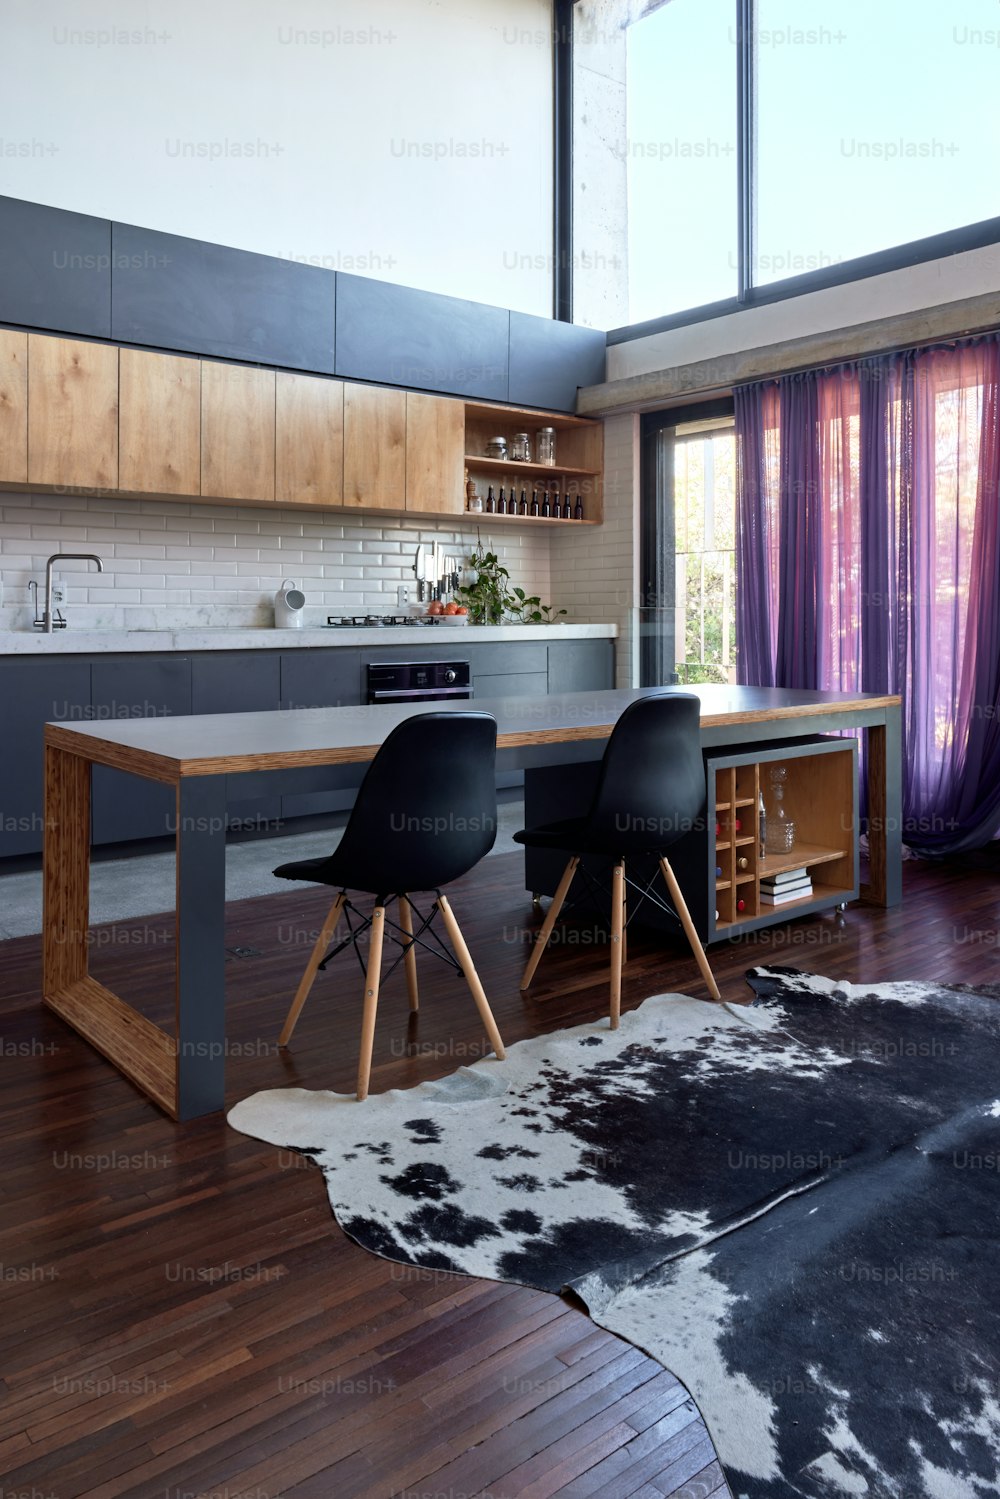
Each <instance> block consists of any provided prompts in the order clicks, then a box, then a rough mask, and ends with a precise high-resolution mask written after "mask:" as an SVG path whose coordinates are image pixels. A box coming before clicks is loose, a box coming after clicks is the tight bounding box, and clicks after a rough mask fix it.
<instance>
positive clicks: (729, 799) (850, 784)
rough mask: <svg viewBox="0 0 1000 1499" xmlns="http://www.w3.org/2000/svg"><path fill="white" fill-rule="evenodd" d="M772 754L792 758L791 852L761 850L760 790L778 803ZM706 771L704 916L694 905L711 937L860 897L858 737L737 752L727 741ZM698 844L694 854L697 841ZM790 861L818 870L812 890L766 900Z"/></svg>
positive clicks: (787, 788)
mask: <svg viewBox="0 0 1000 1499" xmlns="http://www.w3.org/2000/svg"><path fill="white" fill-rule="evenodd" d="M774 763H781V764H784V765H785V766H786V771H787V779H786V782H785V785H784V807H785V810H786V812H787V815H788V817H789V818H790V819H791V820H792V821H793V822H794V823H795V826H796V842H795V845H794V847H793V848H791V849H790V850H789V851H788V853H783V854H765V853H762V852H761V847H760V836H759V827H758V816H759V812H758V809H759V805H760V795H761V791H762V790H763V794H764V802H765V811H768V810H770V809H769V807H768V802H769V800H771V793H770V790H769V783H768V779H767V767H768V765H770V764H774ZM706 770H707V773H708V784H709V788H710V791H709V802H710V812H709V819H708V829H707V831H708V838H707V848H705V850H704V854H703V855H702V857H706V856H707V863H708V872H709V879H708V881H707V893H706V904H705V906H704V908H703V919H702V920H700V921H699V917H698V915H697V914H695V913H694V912H692V914H693V915H694V916H695V924H696V925H697V926H698V927H699V930H701V931H703V934H704V936H705V939H706V940H711V938H712V937H713V936H719V935H721V934H723V933H725V934H727V935H732V934H733V933H734V932H737V931H740V930H745V929H748V928H750V929H752V928H756V927H760V926H768V925H770V924H772V923H773V922H778V921H783V920H785V919H786V918H787V917H789V916H793V915H797V914H801V913H803V912H805V911H817V910H823V909H824V908H828V907H830V906H835V905H840V904H841V903H843V902H846V901H849V900H853V899H855V898H856V897H857V894H858V849H857V742H856V740H853V739H843V738H839V737H828V738H825V737H822V736H815V737H814V738H812V739H809V740H802V741H799V742H797V743H795V744H788V743H781V742H779V743H776V744H769V745H761V746H759V747H758V748H757V749H756V750H753V751H749V752H747V751H740V752H738V753H736V752H734V753H733V754H732V755H731V756H730V755H728V754H727V753H726V751H724V750H719V751H711V752H709V754H708V755H707V756H706ZM713 789H714V797H713V796H712V790H713ZM713 814H714V815H713ZM737 821H739V822H740V824H741V826H740V827H739V828H738V829H737V827H736V823H737ZM716 829H717V830H718V831H716ZM692 846H693V847H695V852H694V854H693V856H692V857H693V858H694V860H695V861H696V860H697V857H698V855H697V848H696V846H695V845H692ZM702 867H703V868H704V866H702ZM792 869H806V870H807V871H808V872H809V873H810V876H811V877H813V880H812V890H811V891H810V893H809V894H808V895H803V896H801V897H800V898H799V899H797V900H790V901H786V902H783V903H781V904H779V905H776V906H775V905H770V904H768V903H767V902H766V901H764V900H763V899H762V898H761V889H760V883H761V880H763V879H767V878H768V877H769V876H771V875H775V874H782V873H785V872H786V871H788V870H792ZM716 870H718V871H720V872H719V873H718V874H717V873H716ZM816 871H822V872H823V879H822V880H821V881H818V880H816V879H815V877H814V873H815V872H816ZM741 902H742V904H743V909H742V910H740V909H739V906H740V903H741ZM696 904H697V903H696Z"/></svg>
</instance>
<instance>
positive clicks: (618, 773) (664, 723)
mask: <svg viewBox="0 0 1000 1499" xmlns="http://www.w3.org/2000/svg"><path fill="white" fill-rule="evenodd" d="M700 717H701V704H700V703H699V701H698V699H697V698H696V697H695V696H694V695H693V694H692V693H690V692H670V693H660V694H658V695H656V696H655V697H645V698H640V699H639V701H638V702H636V703H633V704H632V705H631V706H630V707H628V708H626V709H625V712H624V713H623V714H622V716H621V717H620V718H619V720H618V722H617V723H616V724H615V726H614V728H613V729H612V731H611V737H610V739H609V740H608V745H607V749H606V750H605V751H604V759H603V761H602V762H601V772H600V778H599V780H598V783H597V789H596V791H595V792H594V799H593V802H592V803H591V807H590V812H589V814H588V817H587V823H588V835H589V841H591V842H597V843H599V844H600V845H601V847H602V848H603V849H604V850H605V851H606V852H607V853H609V854H618V855H622V856H624V855H626V854H629V853H640V852H641V853H651V852H656V851H658V850H660V849H666V848H669V847H670V845H671V844H672V843H676V842H677V840H678V838H682V837H683V836H684V834H685V833H688V832H690V831H691V829H692V827H694V826H696V825H697V824H698V820H699V819H700V818H701V817H702V816H703V814H704V811H705V801H706V790H705V765H704V761H703V759H702V754H701V740H700V737H699V722H700Z"/></svg>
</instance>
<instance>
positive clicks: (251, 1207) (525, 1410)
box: [0, 855, 1000, 1499]
mask: <svg viewBox="0 0 1000 1499" xmlns="http://www.w3.org/2000/svg"><path fill="white" fill-rule="evenodd" d="M904 873H905V891H906V899H905V902H904V904H903V906H902V907H900V908H898V909H896V910H894V911H888V912H886V911H882V910H877V909H874V908H870V907H863V906H854V907H852V908H851V909H850V910H849V911H848V912H847V914H846V918H845V919H844V920H843V922H839V921H838V920H837V919H836V918H835V917H833V916H826V917H823V918H814V919H809V920H803V921H799V922H793V923H789V924H787V925H785V926H783V927H778V928H774V929H772V930H770V931H769V932H764V933H761V934H759V935H758V936H757V937H756V938H755V939H748V940H745V941H742V942H733V943H731V944H728V945H725V944H724V945H722V946H720V947H717V948H714V949H713V950H712V953H711V958H712V962H713V966H714V968H715V971H716V974H717V977H718V980H719V983H720V987H721V989H722V992H723V996H724V998H726V999H729V1000H743V999H746V998H747V997H748V990H747V988H746V985H745V983H744V981H743V975H744V973H745V971H746V969H747V968H749V967H751V966H752V965H753V964H755V963H762V962H763V963H771V962H778V963H784V964H791V965H793V966H798V967H801V968H806V969H810V970H813V971H816V972H821V973H825V974H827V975H829V976H831V977H836V978H846V979H852V980H861V979H864V980H870V981H874V980H877V979H889V978H893V979H896V978H918V979H942V980H947V981H951V982H967V983H972V984H975V983H979V982H994V983H995V982H996V981H997V978H998V969H1000V938H998V923H1000V883H998V881H997V866H996V862H995V860H993V859H991V858H988V857H986V856H980V857H978V858H977V859H974V860H971V861H968V862H967V863H966V864H964V865H958V864H954V865H941V866H930V865H927V864H921V863H910V864H907V865H906V868H905V871H904ZM450 894H451V895H452V903H453V905H454V907H455V910H456V913H457V914H458V916H459V919H460V920H461V921H462V923H463V926H464V929H465V932H466V936H467V938H468V940H469V944H470V946H471V948H472V951H473V954H474V955H475V956H476V958H477V961H478V963H479V966H480V972H481V974H482V976H483V978H484V981H485V983H486V986H487V990H488V992H489V994H490V998H491V1000H492V1002H493V1005H494V1008H495V1012H496V1016H497V1020H498V1023H499V1025H500V1028H501V1031H502V1032H503V1035H504V1039H505V1040H506V1041H507V1042H508V1043H511V1042H514V1041H517V1040H518V1039H520V1038H522V1037H525V1036H529V1035H532V1034H534V1033H536V1032H539V1031H545V1030H551V1029H555V1028H558V1027H562V1026H566V1025H572V1024H575V1023H577V1022H579V1021H582V1020H584V1019H588V1018H592V1017H594V1016H597V1015H600V1014H604V1013H606V1005H607V968H606V951H605V950H604V949H601V948H597V949H595V948H594V947H593V946H592V945H591V944H588V943H585V942H580V941H572V940H567V941H564V942H562V943H560V944H557V945H556V946H554V947H553V949H552V951H551V952H550V953H549V954H548V955H547V956H546V958H545V960H544V961H543V963H542V966H541V969H540V971H539V977H538V979H537V980H536V984H535V987H534V989H533V991H532V994H531V997H530V998H529V999H527V1000H522V998H521V996H520V995H519V993H518V988H517V979H518V977H519V974H520V971H521V968H522V965H523V962H524V960H525V952H526V949H527V946H528V943H529V940H530V931H531V929H532V928H533V927H534V926H535V924H536V921H535V919H534V918H533V916H532V911H531V903H530V899H529V897H528V896H527V895H526V894H525V892H524V890H523V888H522V884H521V873H520V859H519V856H517V855H503V856H497V857H496V858H492V859H488V860H486V861H485V862H484V863H483V864H482V865H481V866H480V867H479V869H478V870H476V871H475V872H474V873H473V874H472V875H471V876H470V877H469V878H467V879H466V880H464V881H462V882H461V883H460V884H459V885H456V886H455V887H454V888H453V891H451V892H450ZM327 903H328V899H327V896H326V895H325V893H323V892H315V893H313V892H308V891H305V892H297V891H295V890H292V891H289V892H282V893H279V894H276V895H274V896H273V897H266V898H262V899H257V900H249V901H244V902H242V903H240V904H236V905H233V906H231V907H230V910H229V922H228V927H227V942H228V944H229V948H230V951H231V954H232V955H231V958H230V962H229V965H228V1000H229V1014H230V1036H231V1038H232V1040H231V1048H230V1056H229V1059H228V1093H229V1097H230V1099H231V1100H234V1101H235V1100H236V1099H238V1098H240V1097H243V1096H245V1095H247V1094H248V1093H251V1092H254V1091H255V1090H257V1089H259V1088H270V1087H282V1086H288V1085H301V1086H302V1087H305V1088H334V1089H338V1090H343V1091H349V1090H351V1089H352V1087H353V1077H354V1069H355V1060H356V1050H357V1040H358V1029H359V1023H360V999H361V990H360V973H359V970H358V968H357V964H356V963H355V961H354V959H353V958H352V957H351V955H350V954H349V953H345V954H344V955H342V957H341V958H340V959H338V960H337V965H336V967H335V968H334V969H333V970H328V972H327V974H326V975H325V976H324V975H321V976H320V979H319V982H318V984H317V988H316V990H315V991H314V995H313V998H312V999H311V1001H310V1004H309V1005H308V1006H307V1008H306V1010H305V1013H304V1015H303V1018H302V1020H301V1021H300V1024H299V1028H298V1031H297V1033H296V1036H295V1040H294V1043H293V1046H292V1048H291V1050H290V1051H289V1052H287V1053H284V1054H282V1053H279V1052H278V1050H277V1047H276V1045H275V1041H276V1037H277V1033H278V1030H279V1028H280V1025H281V1020H282V1018H283V1015H284V1010H285V1008H286V1006H287V1004H288V1001H289V997H290V995H291V993H292V992H293V991H294V988H295V984H296V982H297V979H298V975H299V973H300V971H301V968H302V967H303V965H304V963H305V959H306V955H307V952H308V949H309V945H310V940H311V937H310V934H311V933H312V932H313V931H314V930H315V928H316V927H317V924H318V922H319V920H320V918H321V916H322V914H323V913H324V911H325V909H326V905H327ZM0 959H2V967H0V1019H2V1037H0V1078H2V1083H3V1088H2V1092H0V1110H2V1122H3V1136H4V1171H3V1177H2V1188H0V1190H2V1205H3V1213H2V1221H0V1305H2V1309H3V1316H2V1320H0V1376H2V1378H0V1474H2V1475H3V1478H2V1482H0V1492H2V1494H3V1495H4V1496H13V1495H16V1494H28V1495H31V1496H32V1499H74V1496H78V1495H88V1496H94V1499H96V1496H112V1495H130V1496H143V1499H145V1496H154V1495H156V1496H160V1499H194V1496H217V1499H223V1496H224V1499H236V1496H245V1499H278V1496H279V1495H294V1496H296V1499H340V1496H344V1499H354V1496H370V1499H388V1496H391V1495H398V1496H406V1499H463V1496H472V1495H481V1496H490V1499H508V1496H515V1495H523V1496H529V1495H530V1496H535V1499H543V1496H555V1495H560V1496H563V1499H570V1496H572V1499H584V1496H588V1495H593V1496H601V1499H626V1496H633V1499H662V1496H666V1495H673V1496H675V1499H679V1496H684V1499H696V1496H697V1499H708V1496H721V1495H723V1494H725V1493H727V1490H726V1488H725V1485H724V1483H723V1479H722V1475H721V1471H720V1469H719V1466H718V1464H717V1462H716V1461H715V1458H714V1454H713V1451H712V1446H711V1443H710V1441H709V1440H708V1437H707V1434H706V1432H705V1428H704V1426H703V1424H702V1422H701V1420H700V1418H699V1417H698V1415H697V1412H696V1410H695V1409H694V1407H693V1405H692V1402H691V1401H690V1400H689V1399H688V1397H687V1394H686V1392H685V1391H684V1389H683V1388H682V1387H681V1386H680V1385H679V1384H678V1383H677V1381H676V1380H675V1379H674V1378H673V1377H672V1375H670V1374H669V1373H668V1372H666V1371H664V1370H663V1369H662V1368H661V1367H660V1366H659V1365H658V1364H656V1363H654V1362H653V1361H652V1360H651V1359H649V1358H646V1357H645V1356H644V1355H643V1354H641V1353H640V1352H638V1351H637V1350H636V1349H634V1348H632V1347H631V1346H629V1345H628V1344H626V1343H623V1342H621V1341H620V1340H619V1339H617V1338H615V1337H613V1336H611V1335H610V1334H608V1333H606V1332H603V1331H601V1330H600V1329H599V1328H596V1327H594V1326H593V1324H592V1323H591V1322H590V1321H589V1319H588V1318H587V1316H586V1315H585V1314H584V1313H583V1312H581V1311H580V1310H579V1309H577V1308H574V1307H573V1306H571V1305H569V1304H567V1303H566V1302H564V1301H562V1300H560V1299H559V1298H558V1297H555V1296H551V1295H547V1294H541V1293H538V1292H535V1291H531V1290H525V1289H522V1288H519V1287H515V1286H509V1285H498V1284H494V1283H492V1282H486V1281H474V1280H466V1279H464V1278H462V1277H460V1276H452V1275H444V1274H437V1273H430V1272H426V1271H418V1270H411V1269H408V1268H404V1267H400V1266H395V1265H391V1264H389V1263H388V1262H386V1261H384V1260H381V1259H377V1258H375V1257H373V1256H372V1255H370V1254H367V1253H366V1252H365V1251H363V1250H361V1249H359V1248H357V1247H356V1246H355V1245H353V1244H351V1243H350V1242H349V1241H348V1240H347V1239H346V1238H345V1237H344V1235H343V1234H342V1233H341V1231H340V1229H339V1228H338V1227H337V1225H336V1224H335V1223H334V1221H333V1219H332V1217H331V1214H330V1210H329V1207H328V1205H327V1200H326V1195H325V1192H324V1188H323V1181H322V1178H321V1176H320V1173H319V1172H318V1171H317V1170H316V1169H315V1168H314V1167H312V1166H311V1165H309V1164H307V1163H304V1162H303V1160H302V1159H301V1158H300V1157H297V1156H294V1155H289V1154H287V1153H282V1152H279V1151H277V1150H275V1149H273V1148H272V1147H270V1146H266V1145H263V1144H260V1143H258V1142H257V1141H255V1140H251V1139H247V1138H246V1137H244V1136H242V1135H239V1134H236V1133H235V1132H234V1131H232V1130H230V1129H229V1128H228V1126H227V1125H226V1123H225V1120H224V1119H223V1117H222V1116H221V1115H220V1116H215V1117H212V1118H209V1119H204V1120H200V1121H197V1122H195V1123H192V1124H188V1125H175V1124H172V1123H171V1122H170V1121H169V1120H167V1119H166V1118H165V1117H164V1116H163V1115H161V1114H160V1113H159V1112H158V1111H157V1109H156V1108H155V1107H154V1106H153V1105H152V1104H150V1103H148V1102H147V1101H146V1100H145V1099H144V1098H142V1097H141V1096H140V1095H139V1094H138V1093H136V1092H135V1091H134V1090H133V1088H132V1087H131V1086H130V1085H129V1084H128V1083H127V1082H126V1081H125V1080H124V1079H123V1078H121V1077H120V1076H119V1075H118V1074H117V1073H116V1072H114V1071H113V1069H112V1068H111V1067H110V1066H108V1065H107V1064H106V1063H105V1062H104V1061H102V1060H101V1058H100V1057H99V1056H97V1055H96V1054H95V1053H94V1052H92V1051H91V1050H90V1048H89V1047H88V1046H87V1045H86V1044H85V1043H84V1042H83V1041H81V1040H79V1039H78V1038H77V1037H76V1036H75V1035H74V1034H73V1033H71V1032H70V1031H68V1030H67V1029H66V1028H65V1027H64V1026H63V1025H62V1024H61V1023H60V1022H59V1021H58V1020H57V1019H56V1018H55V1017H54V1016H52V1015H50V1014H48V1013H47V1012H45V1011H43V1010H42V1008H41V1006H40V1004H39V997H38V996H39V942H38V939H37V938H23V939H18V940H16V941H11V942H7V943H5V944H3V945H2V946H0ZM171 964H172V949H171V945H170V922H169V920H168V919H166V918H164V919H149V920H136V921H132V922H125V923H122V924H120V925H119V926H117V927H112V928H103V929H100V930H98V931H96V932H95V933H94V942H93V965H92V966H93V969H94V971H95V972H96V973H97V975H98V976H99V977H104V978H105V979H106V981H107V982H109V983H110V984H111V985H112V987H114V988H118V989H120V990H121V992H123V993H125V994H126V995H128V996H130V997H133V998H135V999H136V1002H138V999H139V997H140V996H141V997H142V998H143V1001H144V1008H145V1009H146V1011H147V1013H149V1014H150V1015H151V1016H153V1017H154V1018H156V1019H158V1020H162V1021H164V1022H166V1021H167V1019H168V1016H169V1011H170V1002H169V997H168V993H167V990H168V982H167V981H168V979H169V975H170V971H171ZM421 970H422V974H423V1009H422V1011H421V1013H420V1016H419V1022H418V1025H417V1027H416V1028H415V1029H411V1028H410V1027H409V1025H408V1012H407V1001H406V991H405V984H404V979H403V974H402V970H397V972H396V974H395V975H394V976H393V978H392V979H391V981H390V982H389V984H388V986H387V988H386V990H385V993H384V1000H383V1004H382V1009H381V1014H380V1017H379V1027H378V1032H377V1036H376V1043H375V1065H374V1070H373V1074H372V1090H373V1092H376V1091H379V1090H382V1089H385V1088H388V1087H409V1086H412V1085H413V1084H415V1083H416V1082H418V1081H420V1080H421V1079H423V1078H427V1077H432V1076H438V1075H441V1074H443V1073H446V1072H449V1071H451V1070H453V1069H454V1068H455V1067H456V1066H458V1065H460V1064H462V1063H464V1062H468V1061H470V1060H474V1059H476V1058H477V1057H479V1056H480V1055H482V1054H483V1050H484V1043H483V1037H482V1033H481V1031H480V1028H479V1024H478V1018H477V1016H476V1013H475V1010H474V1008H473V1006H472V1003H471V1000H470V999H469V997H468V994H467V991H465V989H464V986H463V985H462V983H461V981H460V980H459V979H457V978H456V976H455V975H453V974H452V973H451V972H450V971H449V970H447V969H446V968H444V967H443V966H442V965H439V964H435V965H434V966H433V969H432V968H431V966H430V962H429V960H427V961H424V962H422V964H421ZM665 990H681V991H683V992H686V993H693V994H696V993H698V992H699V983H698V978H697V971H696V969H695V967H694V964H693V962H692V961H691V959H690V958H689V956H687V955H686V954H685V952H684V951H683V950H682V949H681V948H680V946H678V945H667V946H663V945H662V942H661V939H659V938H656V939H649V938H648V937H647V938H646V939H643V938H642V937H641V936H637V935H633V936H632V937H631V938H630V945H629V963H628V966H627V969H626V980H625V990H624V1002H625V1007H626V1008H629V1007H632V1006H635V1005H637V1004H639V1003H640V1002H641V1001H642V1000H643V999H645V998H646V997H647V996H648V995H650V994H653V993H659V992H663V991H665ZM359 1107H363V1105H359Z"/></svg>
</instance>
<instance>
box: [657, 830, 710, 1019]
mask: <svg viewBox="0 0 1000 1499" xmlns="http://www.w3.org/2000/svg"><path fill="white" fill-rule="evenodd" d="M660 868H661V869H662V871H663V878H664V879H665V880H666V882H667V889H668V890H669V891H670V898H671V900H672V901H673V903H674V909H675V911H676V912H677V914H678V916H679V917H680V919H681V926H682V927H683V928H684V934H685V936H686V937H687V939H688V942H689V943H690V944H691V951H692V952H693V953H694V956H695V961H696V962H697V964H698V967H699V968H700V969H701V976H702V978H703V979H704V980H705V983H706V984H707V985H708V992H709V994H710V995H711V996H712V998H713V999H718V1000H721V998H722V995H721V994H720V993H719V986H718V984H717V983H716V982H715V977H714V975H713V973H712V970H711V968H710V967H709V966H708V959H707V958H706V956H705V949H704V948H703V947H702V945H701V938H700V937H699V936H698V933H697V932H696V931H695V927H694V922H693V921H692V920H691V913H690V911H689V910H688V908H687V902H686V901H685V899H684V897H683V895H682V894H681V887H680V885H678V883H677V880H676V878H675V876H674V872H673V870H672V869H671V868H670V865H669V864H668V863H667V861H666V859H661V860H660Z"/></svg>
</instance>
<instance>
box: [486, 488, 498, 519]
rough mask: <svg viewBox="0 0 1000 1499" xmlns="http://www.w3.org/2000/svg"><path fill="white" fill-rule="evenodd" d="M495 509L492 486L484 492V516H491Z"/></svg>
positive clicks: (495, 503)
mask: <svg viewBox="0 0 1000 1499" xmlns="http://www.w3.org/2000/svg"><path fill="white" fill-rule="evenodd" d="M496 508H497V502H496V500H495V499H494V498H493V485H492V484H491V485H490V487H489V489H488V490H487V491H486V514H487V515H493V514H494V512H495V511H496Z"/></svg>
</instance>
